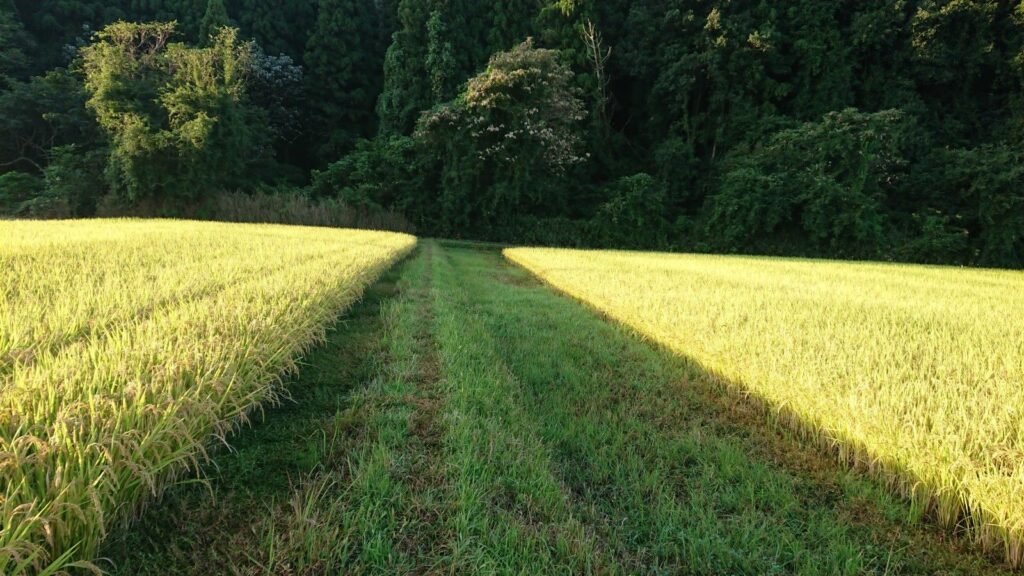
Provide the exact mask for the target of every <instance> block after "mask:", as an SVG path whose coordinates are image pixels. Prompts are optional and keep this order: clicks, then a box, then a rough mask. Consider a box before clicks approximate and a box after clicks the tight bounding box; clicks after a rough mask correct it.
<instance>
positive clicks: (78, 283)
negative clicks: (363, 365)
mask: <svg viewBox="0 0 1024 576" xmlns="http://www.w3.org/2000/svg"><path fill="white" fill-rule="evenodd" d="M0 237H2V238H3V241H2V242H0V269H2V270H3V274H2V275H0V389H2V391H3V392H2V394H0V454H2V459H0V473H2V475H0V490H2V491H0V522H2V526H3V529H2V530H0V573H2V574H5V575H7V576H17V575H19V574H39V573H50V574H52V573H54V571H59V570H62V569H67V568H69V567H72V566H75V565H76V563H78V562H80V561H91V560H93V559H94V558H96V556H97V554H98V548H99V545H100V543H101V540H102V539H103V538H104V536H105V535H106V533H107V531H108V530H109V529H111V528H114V527H116V526H121V525H123V524H124V523H126V522H127V521H129V520H131V519H133V518H135V517H136V516H137V515H138V514H139V513H140V512H142V511H143V510H144V508H145V506H146V504H147V503H148V502H150V501H151V500H153V499H154V498H155V497H157V496H159V495H161V494H162V493H163V491H164V489H165V488H166V487H167V486H168V485H169V484H171V483H173V482H175V481H176V480H178V479H179V478H181V477H182V475H184V474H186V473H192V474H194V471H195V469H196V467H197V466H198V465H199V463H200V462H201V461H202V460H203V458H204V454H205V450H206V448H207V447H208V444H209V443H210V442H211V441H212V440H213V438H214V437H215V436H218V437H223V436H224V435H225V434H226V433H227V432H229V431H230V430H231V429H232V428H233V427H234V426H235V425H237V424H238V423H240V422H243V421H245V420H246V419H247V418H248V417H249V415H250V414H251V413H252V412H253V411H254V410H256V409H258V408H260V407H261V406H263V405H266V404H273V403H276V402H277V401H278V400H279V399H280V398H282V397H285V396H287V391H286V390H285V389H284V388H282V386H281V385H280V377H281V376H282V374H283V373H285V372H288V371H291V370H294V369H295V368H296V364H295V362H296V360H297V357H298V355H300V354H301V353H303V352H304V351H306V350H307V349H308V348H309V347H310V345H312V344H313V343H314V342H316V341H317V340H319V339H320V338H321V337H322V336H323V334H324V330H325V328H326V327H327V325H328V324H329V323H331V322H332V321H333V320H334V319H335V318H336V317H337V316H338V314H340V313H341V312H342V311H343V310H345V309H346V308H347V307H349V306H350V305H351V304H352V303H353V302H354V301H355V300H356V299H358V298H359V296H360V295H361V294H362V292H363V289H364V288H365V287H366V286H368V285H369V284H371V283H372V282H374V281H375V280H376V279H377V277H378V276H379V275H380V274H381V273H382V272H383V271H385V270H386V269H387V268H388V267H390V266H391V264H392V263H394V262H395V261H396V260H397V259H399V258H400V257H401V256H402V255H403V254H405V253H407V252H409V251H410V250H411V249H412V248H413V246H414V245H415V239H413V238H412V237H410V236H405V235H399V234H390V233H380V232H356V231H342V230H324V229H311V228H286V227H279V226H244V225H227V224H197V223H188V222H170V221H163V222H160V221H83V222H58V223H31V222H0ZM81 566H87V565H84V564H82V565H81Z"/></svg>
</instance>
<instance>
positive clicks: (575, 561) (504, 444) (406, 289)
mask: <svg viewBox="0 0 1024 576" xmlns="http://www.w3.org/2000/svg"><path fill="white" fill-rule="evenodd" d="M290 389H291V391H292V396H293V400H294V401H293V402H287V403H285V404H284V405H283V406H281V407H279V408H276V409H270V410H268V411H267V413H266V418H265V420H264V421H262V422H261V423H258V424H256V425H254V426H253V427H252V428H251V429H245V430H242V431H241V432H240V433H239V434H238V435H237V436H235V437H234V438H233V439H232V445H233V447H234V449H233V450H232V451H226V450H222V451H220V452H219V453H218V454H217V455H216V456H215V458H214V462H213V464H212V465H210V466H208V470H207V474H208V476H209V478H210V481H209V484H208V486H207V485H198V484H197V485H191V486H183V487H181V488H179V489H176V490H174V491H173V493H172V494H171V495H170V496H169V497H168V498H166V499H165V500H164V502H163V503H161V504H160V505H157V506H155V507H153V508H151V509H150V510H149V512H148V513H147V515H146V517H145V518H144V520H143V521H142V522H141V523H140V524H139V525H138V526H137V528H136V529H134V530H133V531H131V532H130V533H128V534H127V535H123V534H122V535H121V536H119V537H116V538H113V539H112V540H110V541H109V545H108V548H107V550H106V555H107V557H108V558H109V559H110V561H111V562H113V563H114V565H115V566H116V570H115V572H119V573H121V574H171V573H173V574H221V573H223V574H232V573H235V574H337V573H352V574H370V573H376V574H407V573H411V574H419V573H437V574H440V573H445V574H490V573H494V574H584V573H593V574H616V573H622V574H627V573H628V574H677V573H683V574H791V573H799V574H840V573H848V574H857V573H878V574H886V573H888V574H988V573H993V574H994V573H1001V571H1002V569H1001V568H1000V567H999V565H998V564H994V563H992V562H990V560H989V559H988V558H985V557H982V556H980V555H978V554H977V553H976V552H975V551H973V550H972V549H970V548H969V547H967V546H966V545H965V544H964V543H963V542H962V541H958V540H949V539H947V538H945V537H943V536H942V535H941V533H940V532H939V531H938V530H937V529H933V528H930V527H928V526H927V525H918V526H912V525H909V524H908V523H907V522H906V520H905V519H906V518H908V517H909V516H910V515H911V514H910V509H909V507H908V506H907V504H906V503H904V502H902V501H899V500H895V499H892V498H891V497H889V496H887V491H886V490H884V489H882V488H881V487H879V486H878V485H876V484H874V483H873V482H872V481H869V480H866V479H864V478H863V477H861V476H859V475H857V474H855V473H850V472H846V471H843V470H841V469H840V467H838V466H836V465H834V463H833V461H832V459H831V458H829V457H828V456H826V455H822V454H817V453H814V452H812V451H808V450H807V449H805V448H801V447H799V445H798V444H797V443H796V442H795V441H794V440H792V439H790V438H788V437H786V436H785V435H783V434H782V433H781V432H779V429H778V427H775V426H772V425H771V424H768V423H766V420H765V418H764V417H763V414H761V413H760V412H759V409H758V408H755V407H753V406H751V404H750V402H749V401H747V400H745V399H742V398H737V397H734V396H732V395H730V393H728V392H726V391H724V390H722V389H721V387H720V386H718V385H717V384H715V383H714V380H713V379H712V378H710V377H708V376H707V375H706V374H704V373H702V372H701V371H700V370H699V369H698V368H696V367H695V366H694V365H692V364H688V363H687V362H686V361H684V360H681V359H678V358H676V357H674V356H672V355H670V354H668V353H666V352H664V351H661V350H659V349H658V348H656V347H654V346H651V345H650V344H649V343H645V342H643V341H641V340H639V339H637V338H635V337H634V336H633V335H632V334H631V333H629V332H628V331H626V330H625V329H623V328H620V327H618V326H616V325H613V324H611V323H609V322H607V321H606V320H604V319H602V318H601V317H599V316H598V315H596V314H594V313H593V312H591V311H590V310H588V309H586V308H584V307H583V306H581V305H580V304H578V303H576V302H573V301H571V300H569V299H566V298H564V297H561V296H559V295H556V294H555V293H554V292H553V291H551V290H550V289H548V288H547V287H545V286H542V285H541V284H539V283H538V282H536V281H535V280H533V279H532V278H531V277H530V276H529V275H528V274H527V273H526V272H524V271H522V270H520V269H518V268H516V267H514V266H513V265H511V264H509V263H507V262H506V261H504V260H503V259H502V257H501V255H500V253H499V252H497V251H496V250H490V249H488V250H475V249H472V248H469V247H465V246H459V247H456V246H446V245H443V244H439V243H435V242H430V241H424V242H422V243H421V247H420V248H419V250H418V251H417V253H416V254H415V255H413V256H412V257H410V258H409V259H407V260H406V261H405V262H404V263H403V264H402V265H400V266H399V267H397V268H396V269H395V270H393V271H392V272H391V273H390V274H389V275H388V276H387V277H386V278H385V279H384V280H383V281H382V282H380V283H379V284H378V285H377V286H376V287H374V288H373V289H372V290H370V291H369V292H368V293H367V297H366V299H365V300H364V301H363V302H362V303H361V304H360V305H358V306H357V307H356V308H355V309H353V311H352V312H350V313H349V314H347V315H346V317H345V319H344V321H342V322H341V323H340V324H339V325H338V326H337V329H336V331H334V332H333V333H332V334H331V335H330V337H329V339H328V342H327V343H326V344H325V345H324V346H323V347H321V348H320V349H319V350H317V351H316V352H315V353H313V354H311V355H310V356H309V357H308V358H307V359H306V361H305V365H304V368H303V370H302V373H301V376H300V377H298V378H297V379H295V380H294V381H292V382H290Z"/></svg>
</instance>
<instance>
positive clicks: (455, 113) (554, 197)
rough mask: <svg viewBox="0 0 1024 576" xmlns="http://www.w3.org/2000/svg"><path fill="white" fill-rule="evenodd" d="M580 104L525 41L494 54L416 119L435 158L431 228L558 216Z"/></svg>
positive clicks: (551, 57)
mask: <svg viewBox="0 0 1024 576" xmlns="http://www.w3.org/2000/svg"><path fill="white" fill-rule="evenodd" d="M584 117H585V114H584V111H583V103H582V102H581V101H580V100H579V98H578V94H577V91H576V90H575V89H574V88H573V86H572V73H571V71H570V70H569V69H568V68H567V67H566V66H565V65H564V64H562V63H561V62H560V60H559V58H558V53H557V52H555V51H552V50H543V49H538V48H535V47H534V46H533V44H532V43H531V42H529V41H527V42H524V43H523V44H520V45H519V46H517V47H516V48H514V49H512V50H510V51H508V52H502V53H499V54H497V55H496V56H494V57H493V58H492V59H491V62H490V64H489V65H488V67H487V70H486V71H484V72H482V73H481V74H479V75H478V76H476V77H475V78H473V79H472V80H470V81H469V83H468V84H467V86H466V89H465V91H464V92H463V93H462V94H461V95H460V96H459V97H458V98H457V99H455V100H454V101H452V102H449V103H446V104H443V105H441V106H439V107H437V108H435V109H434V110H432V111H431V112H429V113H428V114H424V116H423V117H422V118H421V119H420V121H419V124H418V127H417V132H416V137H417V139H418V140H420V141H421V142H423V145H424V147H425V149H427V150H430V151H431V152H432V153H434V154H436V158H437V161H438V164H439V165H440V178H441V181H442V187H441V190H440V196H439V198H437V203H438V204H439V206H438V207H439V209H440V214H441V215H440V218H439V224H440V227H441V230H442V231H443V233H445V234H448V235H460V234H479V233H481V232H483V231H484V230H486V229H488V228H491V227H494V226H498V227H501V226H507V225H509V224H510V223H511V222H512V221H513V220H514V218H515V216H517V215H535V216H547V215H551V216H553V215H557V214H558V213H559V212H561V211H562V210H564V209H565V205H566V202H567V201H568V199H567V198H566V186H567V179H566V178H565V176H566V172H567V170H569V169H570V168H572V167H573V166H574V165H576V164H578V163H580V162H582V161H583V160H584V158H583V157H582V156H581V152H580V142H581V138H580V125H581V121H582V120H583V119H584Z"/></svg>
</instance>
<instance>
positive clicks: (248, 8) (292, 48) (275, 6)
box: [227, 0, 319, 64]
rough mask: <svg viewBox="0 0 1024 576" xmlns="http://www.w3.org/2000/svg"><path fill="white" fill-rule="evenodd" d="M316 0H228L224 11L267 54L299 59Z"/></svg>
mask: <svg viewBox="0 0 1024 576" xmlns="http://www.w3.org/2000/svg"><path fill="white" fill-rule="evenodd" d="M318 5H319V2H318V0H228V4H227V6H228V14H229V15H231V16H232V17H233V18H234V20H235V21H236V22H238V25H239V27H240V28H241V29H242V32H243V33H244V34H246V35H248V36H251V37H252V38H253V39H255V40H256V42H257V43H258V44H259V45H260V46H261V47H262V48H263V50H264V51H266V53H267V54H275V55H276V54H287V55H288V56H290V57H291V58H292V59H293V60H294V61H295V62H298V63H300V64H301V63H302V58H303V55H304V54H305V52H306V44H307V43H308V42H309V36H310V35H311V34H312V33H313V29H314V28H315V26H316V20H317V6H318Z"/></svg>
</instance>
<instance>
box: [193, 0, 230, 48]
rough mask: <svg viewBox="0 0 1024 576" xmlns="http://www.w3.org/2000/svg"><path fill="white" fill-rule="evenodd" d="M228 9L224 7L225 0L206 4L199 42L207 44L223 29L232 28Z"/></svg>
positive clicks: (210, 1)
mask: <svg viewBox="0 0 1024 576" xmlns="http://www.w3.org/2000/svg"><path fill="white" fill-rule="evenodd" d="M230 25H231V20H230V19H229V18H228V9H227V8H226V7H225V6H224V0H209V1H208V2H207V3H206V12H205V13H204V14H203V19H202V20H200V21H199V42H200V43H204V44H205V43H207V42H210V41H212V40H213V39H214V38H215V37H216V36H217V34H218V33H219V32H220V29H221V28H224V27H225V26H230Z"/></svg>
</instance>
